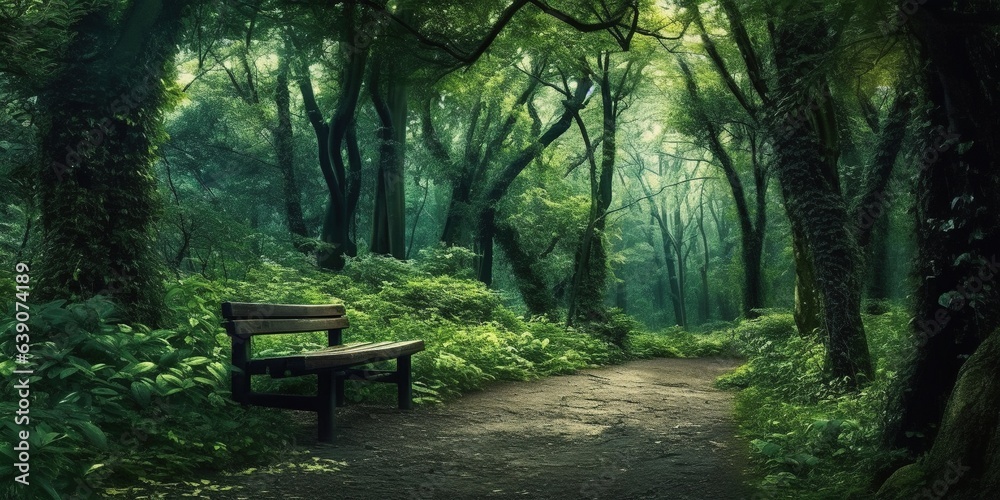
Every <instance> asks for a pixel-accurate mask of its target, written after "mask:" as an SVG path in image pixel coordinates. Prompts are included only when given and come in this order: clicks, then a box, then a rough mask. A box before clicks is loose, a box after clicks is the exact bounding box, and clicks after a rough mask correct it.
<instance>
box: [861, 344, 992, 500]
mask: <svg viewBox="0 0 1000 500" xmlns="http://www.w3.org/2000/svg"><path fill="white" fill-rule="evenodd" d="M997 408H1000V334H998V333H996V332H995V333H993V335H991V336H990V337H989V338H988V339H987V340H986V341H985V342H983V344H982V345H980V346H979V348H978V349H976V352H975V354H973V355H972V356H971V357H970V358H969V359H968V361H966V362H965V364H964V365H963V366H962V368H961V369H960V371H959V374H958V382H957V384H956V385H955V388H954V390H953V391H952V392H951V397H950V398H949V399H948V403H947V406H946V407H945V410H944V413H943V419H942V421H941V428H940V431H938V432H937V433H936V438H935V439H934V445H933V447H932V448H931V449H930V452H929V453H928V454H927V456H926V457H925V458H924V460H922V461H921V462H919V463H916V464H911V465H907V466H905V467H902V468H900V469H899V470H897V471H896V472H895V473H894V474H893V475H892V476H890V477H889V479H888V480H887V481H886V482H885V483H884V484H883V485H882V487H881V488H880V489H879V491H878V495H877V496H878V498H880V499H893V500H903V499H910V498H945V497H947V498H949V499H955V500H978V499H981V498H992V497H993V496H994V495H996V492H997V491H1000V412H998V411H997Z"/></svg>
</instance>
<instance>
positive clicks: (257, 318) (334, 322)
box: [222, 302, 350, 341]
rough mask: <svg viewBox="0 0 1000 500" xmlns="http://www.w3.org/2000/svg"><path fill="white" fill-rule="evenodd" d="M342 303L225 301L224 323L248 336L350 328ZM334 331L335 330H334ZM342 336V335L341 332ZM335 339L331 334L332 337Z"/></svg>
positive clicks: (229, 329) (229, 330) (233, 333)
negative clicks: (307, 303)
mask: <svg viewBox="0 0 1000 500" xmlns="http://www.w3.org/2000/svg"><path fill="white" fill-rule="evenodd" d="M345 314H346V309H345V308H344V306H343V305H342V304H328V305H300V304H257V303H251V302H223V303H222V317H223V318H224V319H225V321H224V322H223V326H224V327H225V328H226V332H227V333H228V334H229V335H231V336H238V337H243V338H247V337H249V336H251V335H262V334H268V333H302V332H318V331H323V330H327V331H330V330H337V333H338V334H339V330H340V329H343V328H347V327H348V326H350V323H349V322H348V320H347V316H345ZM330 333H331V334H333V333H334V332H332V331H331V332H330ZM338 336H339V335H338ZM332 340H333V339H332V338H331V341H332Z"/></svg>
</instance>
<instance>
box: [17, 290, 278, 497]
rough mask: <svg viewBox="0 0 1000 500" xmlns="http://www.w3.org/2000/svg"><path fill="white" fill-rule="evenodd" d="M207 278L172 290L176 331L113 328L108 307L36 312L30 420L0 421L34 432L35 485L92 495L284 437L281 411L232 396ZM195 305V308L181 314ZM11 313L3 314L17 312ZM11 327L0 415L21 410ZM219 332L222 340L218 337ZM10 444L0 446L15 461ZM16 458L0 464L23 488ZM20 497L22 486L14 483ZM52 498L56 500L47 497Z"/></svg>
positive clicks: (59, 304) (38, 490) (36, 489)
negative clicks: (247, 406) (110, 484)
mask: <svg viewBox="0 0 1000 500" xmlns="http://www.w3.org/2000/svg"><path fill="white" fill-rule="evenodd" d="M206 291H208V285H207V284H206V283H205V282H199V281H198V280H192V281H187V282H182V283H178V284H175V285H174V286H172V287H171V289H170V291H169V292H168V300H171V299H172V302H173V305H174V308H172V309H171V315H172V316H173V317H175V318H178V319H182V321H180V322H178V326H177V327H175V328H172V329H160V330H151V329H149V328H147V327H144V326H141V325H135V326H129V325H124V324H117V323H116V321H115V312H114V310H113V306H112V304H111V303H110V302H108V301H106V300H104V299H103V298H100V297H98V298H94V299H91V300H88V301H87V302H84V303H76V304H65V303H64V302H63V301H56V302H51V303H48V304H43V305H40V306H36V307H33V308H32V315H31V321H30V323H29V327H30V334H31V338H32V342H33V343H32V349H31V354H32V358H31V359H32V361H33V362H34V364H33V365H32V368H33V370H34V373H33V374H32V375H31V376H30V377H29V378H28V381H29V384H30V388H31V389H30V390H31V407H30V422H28V424H27V425H26V426H17V425H14V422H13V420H12V419H10V420H8V421H5V422H4V425H5V426H6V427H7V430H6V432H8V433H13V432H15V431H18V430H23V429H25V428H27V429H28V430H30V432H31V436H30V438H29V439H28V444H29V446H30V455H31V458H30V463H31V476H30V480H31V485H32V486H31V488H33V489H31V490H30V491H32V492H33V493H34V494H37V495H38V496H39V497H45V496H46V495H43V492H49V493H50V494H51V492H60V493H62V494H74V493H75V494H78V495H80V496H81V497H87V496H89V495H90V494H91V493H93V492H94V491H96V490H97V488H99V487H101V486H102V485H104V484H105V483H106V481H107V480H108V479H109V478H114V479H117V480H134V479H135V478H140V477H146V478H166V477H169V476H171V475H174V474H177V473H180V472H186V471H191V470H195V469H204V468H218V467H222V466H225V465H226V464H228V463H230V461H231V460H232V459H233V458H234V457H235V456H237V455H240V456H241V457H242V458H241V459H240V460H241V461H245V459H246V457H247V456H254V455H255V454H256V453H260V452H263V451H265V450H267V449H270V448H273V447H274V446H275V445H276V444H281V443H282V442H284V440H285V439H286V436H285V435H283V434H281V433H280V427H277V426H276V425H275V424H276V423H277V420H278V418H277V415H274V414H273V413H270V412H260V411H256V409H251V411H246V410H244V409H242V408H241V407H240V406H239V405H236V404H234V403H233V402H231V401H230V399H229V391H228V386H229V368H228V362H227V360H226V358H227V356H226V354H225V352H224V350H225V348H226V346H223V345H221V344H220V343H219V341H218V340H219V328H218V324H219V318H218V315H217V314H216V313H215V312H214V311H213V309H214V308H217V307H218V306H217V303H211V307H209V304H210V302H209V301H211V300H212V294H210V293H209V294H206V293H205V292H206ZM184 310H187V311H190V314H187V313H186V312H183V311H184ZM13 316H14V315H13V313H9V314H7V315H6V317H8V318H12V317H13ZM14 327H15V324H14V323H13V322H12V321H7V322H5V323H3V324H0V330H2V331H3V332H4V341H3V343H0V351H2V352H3V354H4V358H5V359H7V361H4V362H2V363H0V375H2V376H3V382H2V386H0V392H2V394H3V402H2V403H0V411H2V412H3V413H4V414H6V415H13V414H14V412H15V409H16V408H17V404H18V399H19V398H17V397H16V395H17V390H16V389H15V388H14V385H15V384H16V383H17V382H18V377H16V376H14V375H12V371H13V370H14V369H16V366H15V365H14V363H13V362H12V361H10V358H11V356H12V354H13V351H14V347H13V345H14V335H13V330H14ZM222 337H225V335H224V334H223V335H222ZM12 448H13V443H11V442H10V441H7V442H5V443H3V445H2V451H3V453H4V454H5V455H8V456H13V449H12ZM14 474H15V469H13V467H11V465H10V463H8V464H6V465H4V466H3V467H2V469H0V476H2V477H3V482H4V485H5V487H11V488H13V487H16V486H18V485H17V484H16V483H14V481H13V479H12V476H13V475H14ZM17 492H18V495H19V496H20V497H21V498H24V497H23V494H24V490H23V489H20V488H19V489H18V490H17ZM52 497H53V498H59V497H58V496H56V495H52Z"/></svg>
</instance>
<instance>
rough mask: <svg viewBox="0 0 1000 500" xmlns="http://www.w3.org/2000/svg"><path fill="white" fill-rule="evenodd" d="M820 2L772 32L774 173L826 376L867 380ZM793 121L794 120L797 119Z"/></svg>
mask: <svg viewBox="0 0 1000 500" xmlns="http://www.w3.org/2000/svg"><path fill="white" fill-rule="evenodd" d="M829 22H830V20H829V19H828V18H827V14H826V13H824V9H823V2H817V1H808V2H800V3H796V4H795V5H794V6H793V7H791V8H790V9H789V10H788V12H786V13H785V15H784V16H783V20H782V22H781V24H779V25H778V26H776V28H775V32H774V46H775V55H774V58H775V63H776V66H777V68H778V87H777V88H776V91H775V102H776V103H780V104H778V105H777V106H776V107H775V111H776V112H775V113H772V116H771V120H772V122H771V132H772V145H773V147H774V152H775V157H776V162H775V167H776V168H775V170H776V173H777V177H778V180H779V181H780V183H781V190H782V194H783V196H784V198H785V207H786V210H787V211H788V215H789V217H790V218H791V219H792V223H793V226H797V227H798V228H800V229H801V231H802V234H803V236H804V237H805V238H804V240H805V244H806V247H807V250H808V253H809V255H810V256H811V258H812V259H811V260H812V264H813V270H814V271H815V276H816V285H817V288H818V290H819V292H820V296H821V298H822V307H823V326H824V329H825V335H826V337H825V339H826V348H827V363H828V366H829V369H830V371H831V375H832V376H833V377H834V378H846V379H847V380H849V381H850V383H852V384H855V385H856V384H858V383H859V382H860V381H861V380H870V379H871V377H872V375H873V369H872V363H871V356H870V354H869V352H868V342H867V339H866V337H865V330H864V325H863V324H862V322H861V290H862V287H861V274H860V271H861V269H860V264H861V254H860V250H859V248H858V245H857V242H856V240H855V235H854V232H853V230H852V228H851V227H850V226H849V223H850V221H849V217H848V209H847V203H846V201H845V199H844V196H843V194H842V192H841V189H840V185H839V179H838V177H837V157H838V155H839V146H838V144H837V133H838V132H837V130H838V129H837V125H836V115H835V112H834V106H833V102H832V99H831V97H830V95H829V88H828V86H827V83H826V81H825V77H824V76H823V67H822V60H823V58H824V57H827V56H829V55H830V54H831V53H832V51H833V49H834V47H835V44H836V37H835V32H836V30H833V29H830V27H829ZM798 117H801V118H798Z"/></svg>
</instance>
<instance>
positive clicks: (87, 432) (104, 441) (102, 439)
mask: <svg viewBox="0 0 1000 500" xmlns="http://www.w3.org/2000/svg"><path fill="white" fill-rule="evenodd" d="M73 425H74V426H76V428H77V429H80V432H82V433H83V435H84V436H86V437H87V440H89V441H90V442H91V444H93V445H94V446H97V447H98V448H99V449H101V450H103V449H106V448H107V447H108V437H107V436H105V435H104V432H103V431H101V429H100V428H99V427H97V426H96V425H94V424H93V423H91V422H74V423H73Z"/></svg>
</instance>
